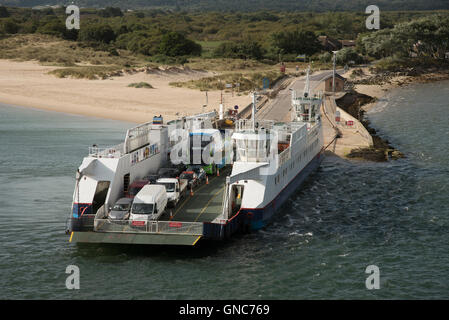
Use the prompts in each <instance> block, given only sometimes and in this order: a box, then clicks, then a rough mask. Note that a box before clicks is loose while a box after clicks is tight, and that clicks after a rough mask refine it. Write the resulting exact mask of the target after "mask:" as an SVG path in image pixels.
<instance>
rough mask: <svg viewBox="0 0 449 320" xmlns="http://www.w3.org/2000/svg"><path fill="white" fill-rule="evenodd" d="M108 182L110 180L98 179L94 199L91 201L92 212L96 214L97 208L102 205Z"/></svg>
mask: <svg viewBox="0 0 449 320" xmlns="http://www.w3.org/2000/svg"><path fill="white" fill-rule="evenodd" d="M110 184H111V182H110V181H98V183H97V188H96V189H95V195H94V199H93V201H92V214H96V213H97V211H98V209H100V208H101V207H102V206H103V205H104V203H105V201H106V196H107V195H108V190H109V185H110Z"/></svg>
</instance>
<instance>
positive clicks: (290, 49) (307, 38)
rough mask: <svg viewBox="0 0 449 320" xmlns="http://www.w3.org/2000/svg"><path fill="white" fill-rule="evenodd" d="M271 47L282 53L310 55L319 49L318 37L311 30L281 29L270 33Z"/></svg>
mask: <svg viewBox="0 0 449 320" xmlns="http://www.w3.org/2000/svg"><path fill="white" fill-rule="evenodd" d="M271 37H272V43H273V47H274V48H276V49H277V50H283V52H284V53H287V54H288V53H292V54H307V55H312V54H314V53H316V52H318V51H320V48H321V44H320V42H319V41H318V37H317V36H316V35H315V33H313V32H311V31H299V30H298V29H297V30H295V31H291V32H289V31H281V32H279V33H274V34H272V36H271Z"/></svg>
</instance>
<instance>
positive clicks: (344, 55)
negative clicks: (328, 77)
mask: <svg viewBox="0 0 449 320" xmlns="http://www.w3.org/2000/svg"><path fill="white" fill-rule="evenodd" d="M336 58H337V63H338V64H346V63H349V62H350V61H354V63H356V64H359V63H362V62H364V59H363V57H361V56H360V55H359V54H358V53H357V52H356V51H355V50H354V49H353V48H343V49H341V50H340V51H338V52H337V57H336Z"/></svg>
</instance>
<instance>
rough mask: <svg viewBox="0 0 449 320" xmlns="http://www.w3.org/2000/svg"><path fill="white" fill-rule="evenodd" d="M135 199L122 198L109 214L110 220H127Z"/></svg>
mask: <svg viewBox="0 0 449 320" xmlns="http://www.w3.org/2000/svg"><path fill="white" fill-rule="evenodd" d="M132 203H133V199H131V198H121V199H119V200H118V201H117V202H116V203H115V204H114V206H113V207H112V208H111V210H110V211H109V213H108V218H109V219H111V220H127V219H128V218H129V212H130V210H131V205H132Z"/></svg>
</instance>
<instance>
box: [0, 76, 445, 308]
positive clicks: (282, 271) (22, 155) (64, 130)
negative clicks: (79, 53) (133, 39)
mask: <svg viewBox="0 0 449 320" xmlns="http://www.w3.org/2000/svg"><path fill="white" fill-rule="evenodd" d="M447 101H449V82H440V83H434V84H424V85H414V86H409V87H406V88H402V89H397V90H394V91H392V92H391V93H390V94H389V95H388V96H387V97H386V99H385V100H383V101H380V102H379V104H378V105H377V106H376V107H375V108H373V109H372V110H371V111H370V112H369V113H368V117H369V119H370V120H371V122H372V125H373V126H374V127H375V128H376V129H377V130H378V131H379V132H380V134H381V135H382V136H384V137H386V138H387V139H389V140H390V142H391V143H392V144H393V145H394V146H395V147H396V148H398V149H399V150H400V151H402V152H403V153H405V155H406V158H405V159H401V160H398V161H393V162H386V163H371V162H354V161H347V160H342V159H340V158H337V157H327V158H326V159H325V160H324V162H323V163H322V166H321V168H320V169H319V170H318V171H317V172H316V173H315V174H313V175H312V176H311V177H310V178H309V179H308V181H307V182H306V184H305V185H304V186H303V188H301V189H300V190H298V192H297V193H296V194H295V195H293V196H292V197H291V198H290V199H289V200H288V201H287V202H286V204H285V206H284V207H283V208H282V209H281V211H279V212H278V214H277V215H276V217H275V219H274V220H273V222H272V223H271V224H270V225H269V226H268V227H266V228H264V229H262V230H260V231H258V232H254V233H251V234H245V235H240V236H236V237H234V238H232V239H231V240H229V241H225V242H218V243H217V242H211V243H207V242H206V243H200V245H199V246H198V247H195V248H190V247H189V248H187V247H155V246H132V245H99V244H70V243H69V242H68V240H69V239H68V236H67V235H66V234H65V233H64V230H65V223H66V219H67V217H68V214H69V212H70V206H71V200H72V193H73V188H74V184H75V171H76V169H77V167H78V166H79V164H80V163H81V161H82V158H83V157H84V156H85V155H86V153H87V151H88V147H89V146H91V145H92V144H97V145H98V146H108V145H114V144H117V143H120V142H121V141H122V140H123V139H124V135H125V132H126V129H127V128H130V127H132V126H133V125H132V124H130V123H123V122H118V121H111V120H102V119H94V118H86V117H81V116H73V115H67V114H60V113H52V112H45V111H38V110H33V109H23V108H17V107H11V106H5V105H0V246H1V248H0V270H1V274H0V298H2V299H16V298H20V299H74V298H75V299H448V298H449V276H448V271H449V267H448V266H449V254H448V252H449V236H448V229H449V197H448V190H449V157H448V142H449V116H448V115H449V104H448V102H447ZM68 265H76V266H78V267H79V270H80V289H79V290H68V289H67V288H66V285H65V282H66V278H67V276H68V274H66V273H65V271H66V268H67V266H68ZM370 265H375V266H377V267H378V268H379V272H380V274H379V278H380V288H379V289H378V290H368V289H367V287H366V279H367V278H368V277H369V276H370V274H367V273H366V272H365V271H366V268H367V267H368V266H370Z"/></svg>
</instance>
